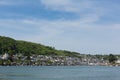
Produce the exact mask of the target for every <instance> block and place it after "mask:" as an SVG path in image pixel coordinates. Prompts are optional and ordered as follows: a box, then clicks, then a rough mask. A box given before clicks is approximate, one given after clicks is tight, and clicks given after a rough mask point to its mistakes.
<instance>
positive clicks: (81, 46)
mask: <svg viewBox="0 0 120 80" xmlns="http://www.w3.org/2000/svg"><path fill="white" fill-rule="evenodd" d="M6 23H7V24H6ZM119 25H120V24H115V23H114V24H113V23H111V24H109V25H108V24H107V25H100V24H94V23H89V22H88V21H84V22H82V21H81V20H77V21H76V20H75V21H74V20H70V21H68V20H67V21H65V20H56V21H50V20H42V19H36V20H28V19H25V20H6V19H4V20H0V26H1V29H0V34H1V35H2V34H3V31H4V32H7V33H4V34H3V35H6V36H9V35H10V36H11V37H13V38H16V39H23V40H27V41H33V42H38V43H42V44H45V45H50V46H54V47H56V48H57V49H68V50H72V51H79V52H80V51H83V50H88V51H89V50H95V49H96V51H97V49H98V48H100V49H102V48H103V49H107V48H109V47H111V46H112V45H113V48H114V47H116V46H117V47H119V45H117V43H118V42H119V40H120V38H119V37H118V36H117V35H118V34H119V30H120V29H119ZM116 28H117V30H116ZM3 29H9V30H3ZM18 31H20V32H18ZM86 32H87V33H86ZM30 33H31V34H30ZM11 34H12V35H11ZM112 38H114V39H112ZM115 44H116V45H115ZM117 47H116V48H117ZM98 50H99V49H98ZM83 52H84V51H83Z"/></svg>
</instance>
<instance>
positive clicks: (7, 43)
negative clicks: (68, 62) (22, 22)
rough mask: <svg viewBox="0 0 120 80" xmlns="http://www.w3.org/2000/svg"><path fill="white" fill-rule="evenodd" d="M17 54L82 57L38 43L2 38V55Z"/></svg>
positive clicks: (0, 52) (0, 40) (75, 53)
mask: <svg viewBox="0 0 120 80" xmlns="http://www.w3.org/2000/svg"><path fill="white" fill-rule="evenodd" d="M4 53H8V54H11V55H12V54H17V53H22V54H23V55H26V56H29V55H33V54H38V55H57V56H71V57H80V54H79V53H77V52H71V51H66V50H56V49H55V48H54V47H50V46H45V45H42V44H38V43H33V42H27V41H21V40H15V39H13V38H10V37H4V36H0V54H4Z"/></svg>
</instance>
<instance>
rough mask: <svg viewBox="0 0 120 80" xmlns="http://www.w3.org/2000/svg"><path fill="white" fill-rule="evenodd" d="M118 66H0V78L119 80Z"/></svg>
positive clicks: (8, 79)
mask: <svg viewBox="0 0 120 80" xmlns="http://www.w3.org/2000/svg"><path fill="white" fill-rule="evenodd" d="M119 75H120V71H119V67H105V66H104V67H102V66H41V67H30V66H28V67H27V66H26V67H25V66H24V67H0V80H119V79H120V76H119Z"/></svg>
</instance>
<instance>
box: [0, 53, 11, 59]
mask: <svg viewBox="0 0 120 80" xmlns="http://www.w3.org/2000/svg"><path fill="white" fill-rule="evenodd" d="M8 58H9V54H7V53H5V54H4V55H3V56H2V57H1V59H3V60H7V59H8Z"/></svg>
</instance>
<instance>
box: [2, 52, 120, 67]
mask: <svg viewBox="0 0 120 80" xmlns="http://www.w3.org/2000/svg"><path fill="white" fill-rule="evenodd" d="M114 60H115V62H114V61H113V62H112V63H110V61H109V60H105V59H104V58H103V57H100V58H98V57H96V56H94V55H92V56H87V55H82V57H69V56H50V55H49V56H47V55H34V54H33V55H31V56H24V55H22V54H21V53H19V54H15V55H12V56H10V55H9V54H7V53H5V54H2V55H0V65H1V66H81V65H90V66H97V65H98V66H109V65H114V66H120V59H119V58H117V59H114Z"/></svg>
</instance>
